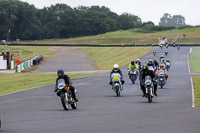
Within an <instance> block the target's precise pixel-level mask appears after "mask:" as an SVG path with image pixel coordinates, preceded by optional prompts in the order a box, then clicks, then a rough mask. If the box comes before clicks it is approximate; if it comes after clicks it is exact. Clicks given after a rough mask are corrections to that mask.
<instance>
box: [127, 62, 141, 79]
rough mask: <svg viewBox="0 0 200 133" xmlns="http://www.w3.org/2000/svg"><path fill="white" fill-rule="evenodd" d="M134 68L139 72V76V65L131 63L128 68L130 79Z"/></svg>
mask: <svg viewBox="0 0 200 133" xmlns="http://www.w3.org/2000/svg"><path fill="white" fill-rule="evenodd" d="M132 68H135V70H136V71H137V74H138V71H139V67H138V65H137V64H136V63H135V62H134V61H133V60H132V61H131V63H130V64H129V66H128V75H129V78H130V71H131V69H132Z"/></svg>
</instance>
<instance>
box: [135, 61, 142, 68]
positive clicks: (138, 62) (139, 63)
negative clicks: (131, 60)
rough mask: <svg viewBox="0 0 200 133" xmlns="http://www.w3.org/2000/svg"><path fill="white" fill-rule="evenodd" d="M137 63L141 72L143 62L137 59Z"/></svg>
mask: <svg viewBox="0 0 200 133" xmlns="http://www.w3.org/2000/svg"><path fill="white" fill-rule="evenodd" d="M135 63H136V64H137V65H138V67H139V70H140V69H141V62H140V59H137V60H136V62H135Z"/></svg>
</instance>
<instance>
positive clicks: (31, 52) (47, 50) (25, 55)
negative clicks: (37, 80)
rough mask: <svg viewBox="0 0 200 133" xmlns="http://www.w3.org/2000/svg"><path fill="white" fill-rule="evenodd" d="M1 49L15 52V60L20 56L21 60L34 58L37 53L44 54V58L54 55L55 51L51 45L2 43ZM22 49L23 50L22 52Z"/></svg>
mask: <svg viewBox="0 0 200 133" xmlns="http://www.w3.org/2000/svg"><path fill="white" fill-rule="evenodd" d="M0 50H1V51H2V50H4V51H6V50H10V51H11V53H14V54H15V56H14V60H15V59H16V58H19V59H20V60H21V61H23V60H27V59H30V58H33V57H34V56H35V55H42V56H43V57H44V58H49V57H51V56H53V54H54V51H53V50H52V49H51V47H33V46H3V45H0ZM20 51H21V52H20Z"/></svg>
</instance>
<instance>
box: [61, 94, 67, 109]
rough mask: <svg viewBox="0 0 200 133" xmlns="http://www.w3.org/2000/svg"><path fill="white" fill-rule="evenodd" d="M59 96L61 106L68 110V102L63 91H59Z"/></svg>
mask: <svg viewBox="0 0 200 133" xmlns="http://www.w3.org/2000/svg"><path fill="white" fill-rule="evenodd" d="M60 97H61V103H62V106H63V108H64V109H65V110H69V103H68V101H67V99H66V96H65V94H64V93H61V94H60Z"/></svg>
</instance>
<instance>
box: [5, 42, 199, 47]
mask: <svg viewBox="0 0 200 133" xmlns="http://www.w3.org/2000/svg"><path fill="white" fill-rule="evenodd" d="M7 45H8V46H66V47H122V45H103V44H16V43H13V44H7ZM168 45H169V46H170V47H172V46H173V44H168ZM177 45H179V46H181V47H200V44H176V46H177ZM154 46H159V45H158V44H154ZM124 47H152V44H146V45H144V44H126V45H125V46H124Z"/></svg>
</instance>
